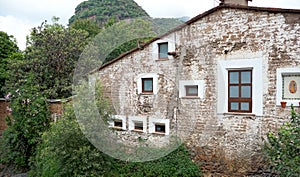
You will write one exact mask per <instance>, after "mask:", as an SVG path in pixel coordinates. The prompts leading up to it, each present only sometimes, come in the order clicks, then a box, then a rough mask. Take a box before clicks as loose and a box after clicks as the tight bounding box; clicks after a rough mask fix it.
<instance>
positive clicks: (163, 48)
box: [152, 34, 175, 60]
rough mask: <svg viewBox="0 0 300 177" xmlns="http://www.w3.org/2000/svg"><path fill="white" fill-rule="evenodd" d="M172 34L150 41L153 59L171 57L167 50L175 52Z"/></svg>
mask: <svg viewBox="0 0 300 177" xmlns="http://www.w3.org/2000/svg"><path fill="white" fill-rule="evenodd" d="M173 35H174V34H172V35H170V36H167V37H165V38H163V39H160V40H156V41H155V42H153V43H152V58H153V59H155V60H163V59H173V58H174V56H172V55H168V52H175V42H174V36H173Z"/></svg>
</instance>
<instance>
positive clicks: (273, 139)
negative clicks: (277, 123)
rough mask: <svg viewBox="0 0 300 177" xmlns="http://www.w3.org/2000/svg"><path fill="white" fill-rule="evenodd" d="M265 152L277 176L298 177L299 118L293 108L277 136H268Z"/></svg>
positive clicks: (299, 165)
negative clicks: (287, 120) (288, 119)
mask: <svg viewBox="0 0 300 177" xmlns="http://www.w3.org/2000/svg"><path fill="white" fill-rule="evenodd" d="M265 151H266V154H267V156H268V158H269V160H270V162H271V165H272V168H273V171H274V172H275V173H277V174H278V175H279V176H295V177H296V176H297V177H298V176H300V116H299V114H297V113H296V112H295V110H294V107H293V106H292V113H291V120H290V121H289V122H288V123H286V124H284V125H283V126H282V127H281V128H280V129H279V131H278V133H277V134H274V133H272V132H270V133H269V134H268V143H267V144H266V146H265Z"/></svg>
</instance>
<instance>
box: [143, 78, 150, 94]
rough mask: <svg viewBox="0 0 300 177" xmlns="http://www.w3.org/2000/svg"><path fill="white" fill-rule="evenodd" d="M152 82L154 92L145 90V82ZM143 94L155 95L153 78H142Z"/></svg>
mask: <svg viewBox="0 0 300 177" xmlns="http://www.w3.org/2000/svg"><path fill="white" fill-rule="evenodd" d="M146 80H151V81H152V90H145V89H144V81H146ZM142 93H145V94H153V78H142Z"/></svg>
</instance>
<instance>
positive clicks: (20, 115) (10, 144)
mask: <svg viewBox="0 0 300 177" xmlns="http://www.w3.org/2000/svg"><path fill="white" fill-rule="evenodd" d="M33 79H34V78H33V77H32V74H30V75H29V77H28V78H27V80H26V81H24V83H23V85H21V86H20V87H19V88H18V89H16V90H15V91H14V92H13V93H9V95H8V96H7V98H9V99H10V102H11V104H10V110H11V116H8V117H7V120H6V121H7V124H8V126H9V127H8V128H7V129H6V130H5V131H4V132H3V147H2V149H1V151H3V152H4V153H2V154H1V161H2V162H4V163H7V164H14V165H16V166H17V167H22V168H28V167H29V159H30V157H32V156H35V148H36V145H37V144H38V143H39V142H40V136H41V134H42V133H43V132H44V131H45V130H46V129H47V128H48V127H49V122H50V114H49V110H48V105H47V101H46V99H45V97H43V95H42V94H41V93H40V92H39V88H38V87H37V86H35V84H33Z"/></svg>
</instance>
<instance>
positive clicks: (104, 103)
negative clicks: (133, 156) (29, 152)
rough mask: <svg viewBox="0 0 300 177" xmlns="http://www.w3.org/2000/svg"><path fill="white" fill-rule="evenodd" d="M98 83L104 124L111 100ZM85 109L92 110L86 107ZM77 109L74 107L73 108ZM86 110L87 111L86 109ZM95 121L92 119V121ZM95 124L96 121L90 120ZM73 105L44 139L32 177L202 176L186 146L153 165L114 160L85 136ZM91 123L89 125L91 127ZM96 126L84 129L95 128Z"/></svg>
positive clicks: (97, 93) (68, 107) (97, 92)
mask: <svg viewBox="0 0 300 177" xmlns="http://www.w3.org/2000/svg"><path fill="white" fill-rule="evenodd" d="M101 90H102V88H101V85H100V84H99V83H97V84H96V88H95V94H96V95H95V97H96V100H95V102H96V105H97V109H99V114H100V115H101V117H102V118H103V120H104V121H107V120H108V119H109V115H111V114H112V113H113V110H112V109H111V108H110V107H111V105H110V101H109V100H108V99H107V98H106V97H105V95H103V94H102V91H101ZM87 99H89V98H87ZM83 105H85V107H89V106H88V105H86V104H83ZM73 106H74V105H73ZM83 109H84V108H83ZM91 119H92V118H91ZM87 121H88V122H92V124H93V125H94V124H95V123H94V121H95V120H90V119H88V120H87ZM78 122H80V121H79V120H77V119H76V117H75V114H74V110H73V107H72V105H66V107H65V111H64V113H63V115H62V117H61V118H60V119H59V120H58V122H56V123H53V124H52V125H51V128H50V129H49V131H47V132H45V133H44V134H43V136H42V139H43V140H42V143H40V145H39V146H38V148H37V153H36V157H35V159H34V162H35V163H34V166H32V167H33V168H32V170H31V172H30V174H29V175H30V176H41V177H48V176H49V177H50V176H51V177H52V176H64V177H68V176H70V177H74V176H75V177H77V176H81V177H83V176H128V177H129V176H200V174H201V173H200V170H199V167H198V166H196V165H195V164H194V163H193V162H192V161H191V160H190V158H189V153H188V151H187V150H186V148H185V147H184V146H180V147H179V148H178V149H177V150H175V151H174V152H172V153H171V154H169V155H167V156H165V157H163V158H161V159H158V160H155V161H150V162H144V163H133V162H124V161H120V160H117V159H114V158H112V157H110V156H108V155H106V154H104V153H102V152H101V151H99V150H98V149H97V148H95V147H94V146H93V144H91V142H90V141H88V139H87V138H86V134H83V133H82V131H81V130H82V129H81V128H83V127H82V125H81V127H80V125H79V123H78ZM88 122H87V124H88ZM93 125H90V126H85V127H84V128H85V129H86V128H88V129H90V128H94V126H93ZM106 126H107V125H106Z"/></svg>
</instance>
